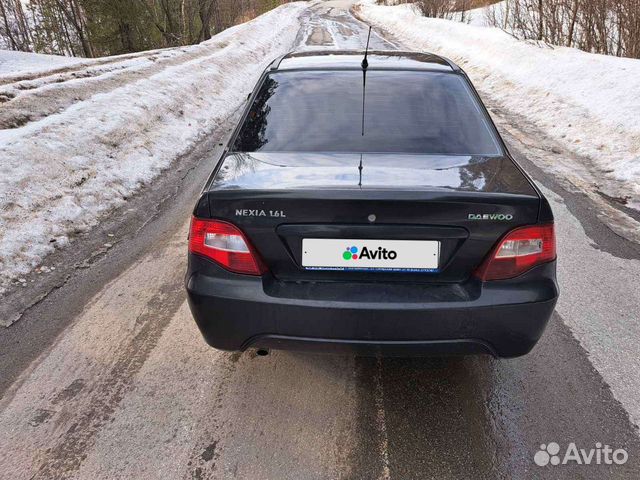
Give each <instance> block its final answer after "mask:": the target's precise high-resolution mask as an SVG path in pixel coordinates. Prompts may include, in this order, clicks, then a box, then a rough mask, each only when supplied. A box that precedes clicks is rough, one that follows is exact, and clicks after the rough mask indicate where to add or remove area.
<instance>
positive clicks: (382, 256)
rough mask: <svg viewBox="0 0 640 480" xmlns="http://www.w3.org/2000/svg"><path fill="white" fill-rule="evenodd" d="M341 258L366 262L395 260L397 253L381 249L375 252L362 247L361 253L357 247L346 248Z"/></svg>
mask: <svg viewBox="0 0 640 480" xmlns="http://www.w3.org/2000/svg"><path fill="white" fill-rule="evenodd" d="M358 252H360V253H358ZM342 258H344V259H345V260H358V259H359V258H360V259H367V260H395V259H396V258H398V253H397V252H396V251H395V250H387V249H386V248H382V247H378V248H377V250H376V249H370V248H367V247H362V251H360V249H359V248H358V247H347V249H346V251H345V252H344V253H343V254H342Z"/></svg>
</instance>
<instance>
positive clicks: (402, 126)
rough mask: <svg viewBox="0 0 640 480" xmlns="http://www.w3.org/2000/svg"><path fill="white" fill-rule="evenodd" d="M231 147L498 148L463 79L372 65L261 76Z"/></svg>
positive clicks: (492, 151)
mask: <svg viewBox="0 0 640 480" xmlns="http://www.w3.org/2000/svg"><path fill="white" fill-rule="evenodd" d="M365 82H366V83H365ZM234 150H235V151H239V152H257V151H264V152H278V151H282V152H295V151H298V152H362V153H365V152H367V153H373V152H387V153H391V152H397V153H423V154H450V155H499V154H500V147H499V145H498V142H497V141H496V138H495V135H494V133H493V130H492V129H491V128H490V126H489V124H488V122H487V120H486V118H485V115H484V114H483V113H482V111H481V110H480V108H479V105H478V103H477V101H476V99H475V97H474V96H473V95H472V93H471V91H470V89H469V86H468V85H467V84H466V81H465V80H464V79H463V78H462V77H460V76H459V75H453V74H450V73H436V72H416V71H375V70H369V71H367V72H366V78H365V74H364V73H363V72H362V71H358V70H353V71H299V72H279V73H274V74H271V75H269V76H267V77H266V78H265V80H264V82H263V84H262V86H261V87H260V89H259V92H258V94H257V96H256V98H255V100H254V103H253V105H252V107H251V110H250V111H249V114H248V116H247V118H246V119H245V122H244V124H243V126H242V128H241V130H240V133H239V135H238V137H237V139H236V142H235V144H234Z"/></svg>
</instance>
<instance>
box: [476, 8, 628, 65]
mask: <svg viewBox="0 0 640 480" xmlns="http://www.w3.org/2000/svg"><path fill="white" fill-rule="evenodd" d="M488 17H489V21H490V23H492V24H493V25H495V26H498V27H500V28H503V29H504V30H506V31H508V32H510V33H512V34H513V35H515V36H517V37H518V38H522V39H527V40H539V41H544V42H547V43H550V44H553V45H562V46H567V47H575V48H579V49H581V50H585V51H587V52H593V53H602V54H605V55H615V56H618V57H632V58H640V0H544V1H543V0H506V1H505V2H504V3H503V4H501V5H500V6H499V7H494V8H491V9H489V13H488Z"/></svg>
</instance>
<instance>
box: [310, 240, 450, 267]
mask: <svg viewBox="0 0 640 480" xmlns="http://www.w3.org/2000/svg"><path fill="white" fill-rule="evenodd" d="M439 260H440V242H437V241H433V240H362V239H359V240H356V239H343V238H339V239H338V238H305V239H303V240H302V266H303V267H304V268H306V269H309V270H385V271H397V272H437V271H438V266H439Z"/></svg>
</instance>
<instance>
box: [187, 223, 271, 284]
mask: <svg viewBox="0 0 640 480" xmlns="http://www.w3.org/2000/svg"><path fill="white" fill-rule="evenodd" d="M189 251H190V252H191V253H196V254H198V255H202V256H204V257H207V258H209V259H211V260H213V261H214V262H216V263H218V264H219V265H221V266H222V267H224V268H226V269H227V270H230V271H232V272H234V273H243V274H246V275H262V274H263V273H264V272H265V271H266V270H267V269H266V267H265V266H264V264H263V263H262V261H261V260H260V257H259V256H258V255H257V253H256V252H255V251H254V250H253V248H252V247H251V244H250V243H249V241H248V240H247V239H246V237H245V236H244V234H243V233H242V231H240V229H238V227H236V226H234V225H231V224H230V223H227V222H222V221H220V220H203V219H201V218H196V217H193V218H192V219H191V230H190V232H189Z"/></svg>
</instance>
